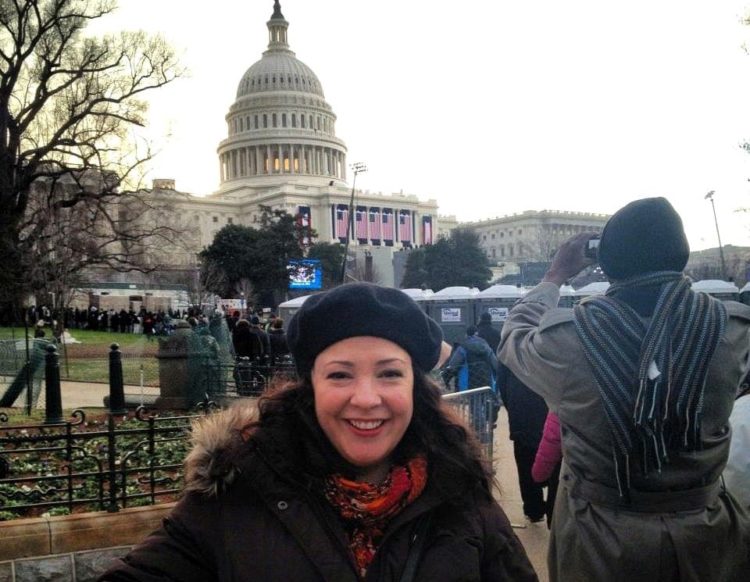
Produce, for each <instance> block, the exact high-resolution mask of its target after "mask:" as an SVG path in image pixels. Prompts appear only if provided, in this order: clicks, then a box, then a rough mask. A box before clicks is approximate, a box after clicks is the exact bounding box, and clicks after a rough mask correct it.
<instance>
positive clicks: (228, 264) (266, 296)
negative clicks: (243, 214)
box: [200, 206, 315, 305]
mask: <svg viewBox="0 0 750 582" xmlns="http://www.w3.org/2000/svg"><path fill="white" fill-rule="evenodd" d="M301 228H302V227H301V226H300V225H299V222H298V221H297V220H296V218H295V217H294V216H292V215H291V214H289V213H288V212H286V211H284V210H272V209H271V208H269V207H267V206H261V218H260V228H258V229H256V228H253V227H250V226H243V225H239V224H228V225H226V226H225V227H224V228H222V229H221V230H220V231H219V232H218V233H216V237H215V238H214V240H213V242H212V243H211V244H210V245H209V246H208V247H206V248H205V249H204V250H203V251H201V253H200V257H201V260H202V266H201V278H202V282H203V285H204V286H205V287H206V288H207V289H208V290H209V291H212V292H213V293H216V294H218V295H221V296H222V297H234V296H236V295H237V294H238V293H239V291H240V288H241V287H243V286H244V285H246V284H249V285H250V286H251V287H252V289H253V291H254V292H256V293H257V294H258V295H260V299H261V301H262V302H263V303H264V304H266V305H268V304H272V303H273V304H275V303H277V301H276V300H277V299H278V295H279V294H280V293H283V292H284V291H285V290H286V289H287V286H288V283H289V271H288V266H289V261H290V260H291V259H300V258H302V256H303V247H302V243H301V241H302V236H303V234H304V235H305V236H307V237H314V236H315V233H314V232H307V233H303V232H302V231H301Z"/></svg>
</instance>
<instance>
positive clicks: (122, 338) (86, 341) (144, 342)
mask: <svg viewBox="0 0 750 582" xmlns="http://www.w3.org/2000/svg"><path fill="white" fill-rule="evenodd" d="M44 332H45V334H46V338H47V339H49V338H50V337H51V336H52V331H51V330H50V329H49V328H45V329H44ZM33 333H34V329H33V328H29V334H30V335H29V337H33ZM68 333H69V334H70V335H71V336H72V337H73V338H74V339H76V340H78V341H79V342H81V344H80V345H84V346H98V347H102V348H107V349H109V346H110V345H111V344H113V343H116V344H119V346H120V348H121V349H126V348H127V349H130V348H137V347H143V348H146V346H148V345H152V346H156V341H155V340H151V341H149V340H148V338H147V337H146V336H145V335H143V334H139V333H111V332H108V331H91V330H88V329H71V330H68ZM23 334H24V329H23V328H22V327H0V339H23ZM77 345H79V344H70V345H69V346H68V347H71V346H77Z"/></svg>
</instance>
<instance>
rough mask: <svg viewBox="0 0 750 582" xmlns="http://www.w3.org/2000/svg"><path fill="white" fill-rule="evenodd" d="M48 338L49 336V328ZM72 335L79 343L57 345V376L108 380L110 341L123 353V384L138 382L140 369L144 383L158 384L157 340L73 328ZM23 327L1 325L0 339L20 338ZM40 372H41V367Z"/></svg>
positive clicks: (141, 336)
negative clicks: (58, 363)
mask: <svg viewBox="0 0 750 582" xmlns="http://www.w3.org/2000/svg"><path fill="white" fill-rule="evenodd" d="M45 331H46V332H47V338H49V337H50V330H49V329H47V330H45ZM70 334H71V336H72V337H73V338H74V339H76V340H78V341H79V342H80V343H76V344H67V345H65V346H58V353H59V354H60V377H61V379H62V380H72V381H76V382H102V383H107V382H109V353H110V351H111V350H110V347H111V345H112V344H113V343H116V344H118V345H119V346H120V351H121V352H122V371H123V379H124V382H125V384H132V385H136V386H138V385H140V383H141V371H143V384H144V386H158V384H159V362H158V360H157V359H156V357H155V356H156V353H157V350H158V345H159V344H158V341H157V340H155V339H151V340H149V339H148V338H147V337H146V336H145V335H143V334H132V333H110V332H105V331H89V330H83V329H74V330H71V331H70ZM23 337H24V329H23V328H19V327H15V328H9V327H0V340H2V339H6V340H8V339H15V340H22V339H23ZM41 373H44V372H43V370H41Z"/></svg>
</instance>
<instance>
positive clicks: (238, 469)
mask: <svg viewBox="0 0 750 582" xmlns="http://www.w3.org/2000/svg"><path fill="white" fill-rule="evenodd" d="M247 420H248V417H247V416H244V415H243V413H242V412H241V411H240V412H237V411H236V410H235V411H232V412H230V413H224V414H221V415H216V417H215V418H214V417H211V418H209V419H208V425H207V426H206V425H204V428H202V429H201V430H199V431H197V433H196V440H197V442H196V447H195V449H194V450H193V452H192V453H191V455H190V457H189V458H188V466H187V479H188V489H189V490H190V492H189V493H188V494H187V495H186V496H185V497H184V498H183V499H182V500H181V501H180V502H179V503H178V504H177V506H176V507H175V509H174V510H173V512H172V513H171V514H170V516H169V517H168V518H166V519H165V520H164V524H163V526H162V528H161V529H159V530H158V531H156V532H155V533H153V534H152V535H151V536H149V537H148V538H147V539H146V540H145V541H144V542H143V543H142V544H140V545H139V546H137V547H135V548H134V549H133V550H132V551H131V552H130V553H129V554H128V555H127V556H126V557H125V558H124V559H123V560H118V561H117V562H116V563H115V564H114V565H113V566H112V567H111V568H110V570H109V571H108V572H107V573H105V574H104V575H103V576H102V577H101V578H100V581H116V582H120V581H134V580H138V581H145V582H157V581H159V582H161V581H163V580H180V581H182V582H214V581H215V582H219V581H221V582H224V581H230V580H248V581H266V580H284V581H286V580H290V581H291V580H294V581H295V582H323V581H327V582H356V581H357V574H356V572H355V567H354V565H353V561H352V558H351V557H350V554H349V550H348V545H347V539H346V534H345V531H344V528H343V527H342V524H341V522H340V520H339V518H338V517H337V514H336V513H335V512H334V510H333V509H332V507H331V506H330V505H329V504H328V503H327V502H326V501H324V500H323V499H322V498H321V496H320V495H319V494H317V493H316V491H317V488H316V487H315V486H314V480H310V479H308V478H306V477H304V476H303V475H302V474H301V473H300V472H299V471H298V470H295V467H294V466H292V465H291V463H290V459H289V457H290V455H289V454H285V451H283V450H281V449H278V448H274V446H273V445H272V444H268V445H261V444H257V443H256V444H255V445H254V446H253V444H252V441H251V443H244V442H243V441H242V439H240V437H239V431H238V430H234V429H233V427H239V426H242V425H243V424H245V423H246V422H247ZM292 456H293V455H292ZM431 479H432V481H429V480H428V486H427V488H426V489H425V491H424V492H423V493H422V495H421V496H420V497H419V498H418V499H417V500H415V501H414V502H413V503H412V504H410V505H409V506H407V507H406V508H405V509H404V510H403V511H402V512H401V513H400V514H399V515H398V516H396V517H395V518H394V520H393V521H392V522H391V523H390V524H389V526H388V528H387V530H386V533H385V536H384V538H383V540H382V542H381V544H380V546H379V548H378V550H377V553H376V555H375V558H374V561H373V562H372V564H371V565H370V567H369V569H368V573H367V578H366V580H378V581H384V582H385V581H391V580H398V579H399V577H400V575H401V571H402V569H403V567H404V563H405V561H406V558H407V555H408V554H409V546H410V540H411V539H412V535H413V533H414V531H415V525H416V524H417V522H418V520H419V519H420V517H421V516H424V515H427V514H431V522H430V528H429V530H428V532H427V537H426V541H425V546H424V553H423V557H422V559H421V560H420V562H419V567H418V570H417V574H416V578H415V579H416V580H417V581H423V582H427V581H430V582H436V581H437V582H441V581H446V582H448V581H452V580H455V581H458V580H477V581H480V580H486V581H490V580H493V581H494V580H520V581H525V580H529V581H531V580H536V579H537V578H536V575H535V574H534V571H533V569H532V567H531V565H530V564H529V562H528V559H527V557H526V554H525V552H524V549H523V547H522V546H521V544H520V542H519V541H518V539H517V538H516V536H515V534H514V533H513V531H512V529H511V527H510V524H509V522H508V520H507V518H506V516H505V514H504V513H503V511H502V510H501V509H500V507H499V506H498V505H497V503H496V502H495V501H493V500H492V499H491V498H489V497H488V495H487V494H486V493H483V492H482V491H481V490H480V489H479V488H477V489H476V490H474V491H471V490H468V491H467V490H464V491H463V492H456V496H454V497H452V498H445V496H444V495H443V494H441V493H438V491H439V489H438V488H437V487H435V486H434V485H435V479H436V478H433V477H431ZM430 483H432V486H430Z"/></svg>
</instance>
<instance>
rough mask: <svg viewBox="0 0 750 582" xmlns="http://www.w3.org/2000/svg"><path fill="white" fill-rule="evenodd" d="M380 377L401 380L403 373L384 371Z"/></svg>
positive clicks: (399, 371)
mask: <svg viewBox="0 0 750 582" xmlns="http://www.w3.org/2000/svg"><path fill="white" fill-rule="evenodd" d="M380 375H381V377H383V378H403V376H404V373H403V372H402V371H401V370H384V371H383V372H381V374H380Z"/></svg>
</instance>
